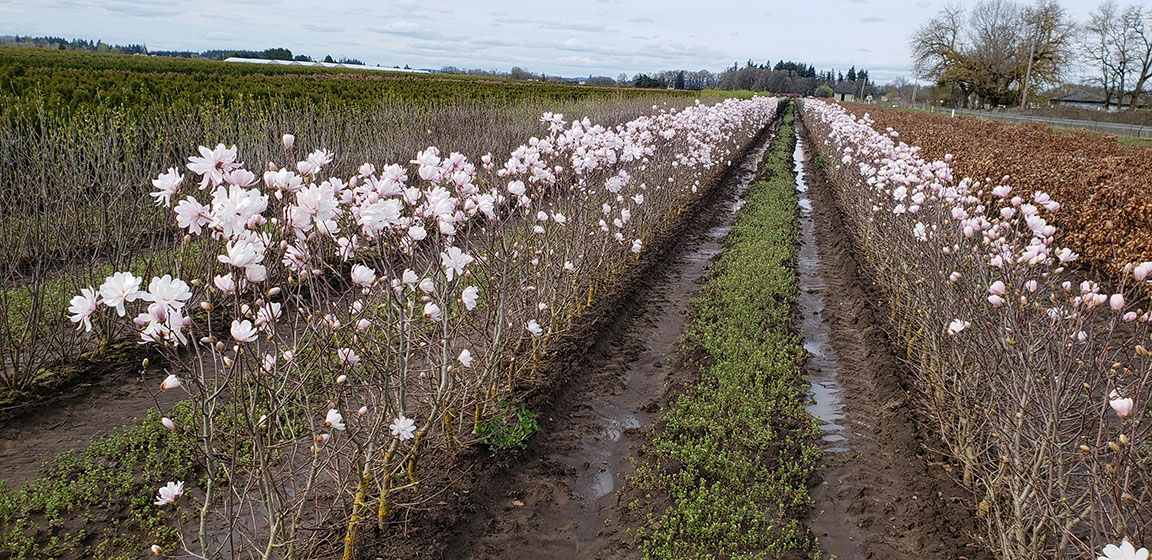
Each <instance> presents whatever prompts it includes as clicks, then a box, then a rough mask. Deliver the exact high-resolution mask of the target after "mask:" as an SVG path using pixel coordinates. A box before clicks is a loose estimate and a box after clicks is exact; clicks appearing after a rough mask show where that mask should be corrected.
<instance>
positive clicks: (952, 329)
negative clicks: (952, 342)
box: [948, 319, 972, 334]
mask: <svg viewBox="0 0 1152 560" xmlns="http://www.w3.org/2000/svg"><path fill="white" fill-rule="evenodd" d="M970 326H972V323H969V322H968V321H964V320H962V319H952V322H951V323H948V334H959V333H960V331H962V330H964V329H966V328H968V327H970Z"/></svg>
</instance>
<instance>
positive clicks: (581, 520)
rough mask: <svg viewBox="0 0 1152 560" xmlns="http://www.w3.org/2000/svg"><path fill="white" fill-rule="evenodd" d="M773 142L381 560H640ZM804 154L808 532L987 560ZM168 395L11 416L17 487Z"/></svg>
mask: <svg viewBox="0 0 1152 560" xmlns="http://www.w3.org/2000/svg"><path fill="white" fill-rule="evenodd" d="M801 132H802V131H801ZM772 135H773V133H772V131H771V130H769V131H765V132H764V133H763V134H762V135H761V137H760V138H759V139H758V140H757V141H756V142H755V144H754V146H753V147H752V148H751V149H750V150H749V151H748V153H747V154H746V156H745V159H744V160H743V161H742V162H741V163H740V164H739V165H737V166H735V167H734V168H733V169H732V170H731V171H730V172H729V173H727V174H726V178H725V179H724V182H723V184H722V185H721V186H720V187H719V188H717V189H715V191H714V192H713V193H712V194H711V195H710V196H709V197H708V198H706V199H705V200H704V201H703V202H702V204H700V205H699V207H698V209H697V211H696V212H695V214H694V215H693V216H692V217H691V218H690V219H688V220H686V222H685V224H684V225H683V226H682V227H681V228H679V229H677V230H676V232H675V234H674V239H673V241H672V242H671V243H669V244H668V246H669V249H668V250H667V251H666V252H664V253H663V254H661V255H656V256H651V257H648V258H650V259H652V262H651V263H649V265H648V266H646V267H644V270H643V272H642V273H640V274H639V275H638V276H637V277H636V278H634V279H633V280H634V283H633V284H632V286H631V287H630V288H629V289H627V290H624V291H623V293H622V295H620V296H619V297H618V298H617V299H616V300H614V301H611V302H608V303H606V304H605V305H604V307H603V308H601V309H600V310H599V311H598V312H596V313H593V314H592V317H594V318H595V320H594V321H592V322H591V323H590V324H589V325H588V326H587V329H586V332H585V334H584V335H582V336H580V337H577V339H575V340H569V341H567V342H566V343H565V346H564V347H562V348H560V349H559V350H558V352H557V353H556V354H555V355H554V356H553V360H552V366H551V369H550V370H548V371H546V372H545V373H543V374H542V375H541V376H540V377H538V378H536V379H534V380H532V382H531V383H527V384H525V385H524V386H522V387H520V390H521V391H522V393H523V394H524V402H525V403H526V404H527V405H528V406H529V407H530V408H531V409H532V410H533V411H534V412H535V413H536V416H537V418H538V419H539V422H540V426H541V432H540V433H539V434H538V435H536V436H535V437H533V438H532V439H531V440H530V442H529V445H528V448H527V449H526V450H525V451H523V452H520V453H517V454H505V455H500V456H496V457H492V456H491V455H490V454H489V453H488V451H487V450H485V449H482V448H473V449H467V450H463V451H461V452H460V453H459V454H458V455H454V456H442V457H439V458H438V459H437V460H438V461H440V462H443V463H444V464H447V465H450V468H448V469H443V472H439V473H430V474H429V476H430V477H432V484H430V485H429V486H430V487H447V488H448V490H446V491H444V492H442V493H437V494H435V495H426V496H423V497H422V500H423V501H422V502H421V503H418V504H408V506H409V508H408V509H407V513H405V514H404V515H401V516H397V517H396V518H394V519H393V520H392V521H391V523H390V524H389V526H388V529H387V531H385V532H376V533H375V534H372V535H369V537H368V538H369V540H371V541H373V545H372V546H371V548H373V549H374V551H375V552H374V553H372V554H369V555H368V556H365V557H368V558H428V559H432V558H464V559H486V558H526V559H534V558H539V559H553V558H577V557H579V558H604V559H607V558H639V557H640V553H639V552H638V551H637V548H636V546H635V540H634V537H633V536H631V535H629V533H628V531H627V528H628V527H629V526H634V525H636V524H643V523H644V521H643V519H644V512H631V511H629V510H628V509H627V507H626V506H627V504H628V503H629V502H630V501H631V500H632V498H635V497H636V496H635V492H636V490H635V489H634V488H630V487H629V485H628V484H626V477H627V476H628V475H629V474H630V473H631V472H632V471H633V470H634V465H633V461H634V459H635V458H637V457H639V456H640V454H641V453H642V452H643V451H642V448H643V446H644V444H645V443H646V442H647V441H648V440H649V430H650V429H651V428H652V424H653V422H654V421H655V420H656V418H657V417H658V416H659V413H660V411H661V410H662V409H663V408H664V407H666V406H667V405H668V403H669V402H670V401H671V400H672V399H673V398H674V397H675V396H676V395H677V394H679V392H680V391H682V390H683V388H684V387H685V386H687V385H689V384H691V383H692V382H693V378H694V376H695V375H696V374H695V372H694V369H693V368H692V367H690V366H687V365H684V364H683V363H681V362H679V361H677V360H676V359H675V358H676V355H677V352H678V351H679V350H680V347H681V339H682V336H683V334H684V332H685V330H686V329H687V327H688V325H689V322H690V317H691V305H690V303H691V301H692V300H693V299H694V297H695V295H696V293H697V292H698V290H699V289H700V287H701V286H702V284H703V283H704V282H705V280H707V278H708V273H709V269H710V267H711V264H712V263H713V262H714V261H715V259H716V257H717V256H718V255H719V254H720V253H721V251H722V250H723V249H724V240H725V237H726V235H727V233H728V230H729V226H730V224H731V223H732V221H733V220H734V218H735V217H736V216H737V214H738V211H739V209H740V208H741V206H742V196H743V193H744V191H745V190H746V189H747V187H748V185H749V184H750V182H751V181H752V180H753V179H754V177H755V175H756V172H757V169H758V167H759V163H760V158H761V157H762V155H763V153H764V150H765V149H766V147H767V146H768V142H769V140H770V139H771V137H772ZM805 143H806V139H805V138H804V135H803V133H802V134H801V136H800V142H799V144H798V145H797V148H796V151H795V162H796V171H797V172H798V180H797V185H798V194H799V208H798V220H799V224H800V230H801V239H802V242H801V245H800V246H799V247H798V248H797V249H798V259H797V274H798V278H799V285H800V296H799V306H798V307H799V308H798V309H797V310H796V328H797V330H798V331H800V332H802V334H803V335H804V338H805V348H806V350H807V351H808V352H809V354H810V360H809V363H808V375H809V378H810V382H811V395H812V399H813V400H812V404H811V406H810V407H809V411H810V412H811V413H812V414H813V415H814V416H816V417H817V418H818V419H819V421H820V423H821V424H822V425H821V428H822V441H821V447H822V449H823V451H824V458H823V460H822V462H821V467H820V469H819V470H818V477H817V479H816V480H813V481H812V498H813V503H812V508H811V513H810V518H809V519H808V520H806V524H807V527H808V529H809V531H810V533H811V535H812V536H814V537H816V538H817V539H818V540H819V543H820V548H821V549H822V551H823V552H824V553H825V554H826V556H835V557H837V558H844V559H848V558H895V559H902V558H908V559H912V558H923V557H931V558H955V559H961V558H966V559H977V558H988V557H989V556H987V555H986V554H983V553H982V552H981V551H980V550H978V549H977V548H976V547H975V545H974V542H975V539H974V537H973V535H974V534H975V532H976V522H977V520H976V519H975V518H974V517H973V516H972V514H971V513H970V511H971V510H970V507H971V499H970V496H969V495H968V493H967V492H966V491H965V490H964V489H963V488H962V487H960V486H959V485H957V484H955V483H954V482H953V479H952V477H951V475H950V472H951V466H950V465H948V464H946V463H944V462H942V461H941V459H940V458H939V457H938V456H937V455H935V454H934V453H931V452H930V451H927V450H926V448H929V447H931V446H932V438H931V437H925V435H924V434H925V433H926V432H925V431H924V430H922V429H920V427H919V425H918V424H917V421H916V419H915V418H914V417H913V416H912V413H911V408H910V407H909V406H908V402H907V401H908V399H909V395H908V393H907V391H906V390H905V389H904V387H903V386H902V384H901V373H900V363H899V360H898V359H897V358H896V356H895V355H893V353H892V351H891V346H890V344H889V341H888V339H887V336H886V334H885V329H884V322H883V321H884V319H883V315H882V314H879V313H878V303H877V302H878V297H879V296H878V294H877V293H876V292H875V290H874V289H873V288H872V286H871V285H870V284H869V283H868V282H867V279H866V277H865V276H864V274H863V273H862V272H861V270H860V267H859V263H858V261H857V256H856V254H855V252H854V251H855V247H854V245H853V242H852V238H851V237H850V235H851V232H850V231H848V230H846V229H845V228H844V227H842V224H843V223H844V221H843V217H842V216H841V214H840V212H839V210H838V209H837V208H836V206H835V202H834V199H833V198H832V195H831V193H830V192H829V186H828V185H827V184H826V183H825V181H824V179H823V176H822V173H821V172H820V170H819V169H818V168H816V167H815V166H814V164H813V158H812V154H810V153H807V152H806V151H805V150H804V146H805ZM152 377H155V375H153V376H152ZM155 393H158V391H150V390H148V388H147V387H144V385H143V383H142V381H141V377H140V374H139V372H137V371H133V370H131V368H128V369H123V368H122V369H120V370H116V371H111V372H109V373H107V374H106V375H103V376H101V377H100V378H97V379H93V380H92V381H91V382H90V383H85V384H81V385H79V386H77V387H75V388H74V389H72V390H70V391H69V392H68V393H67V394H64V395H61V396H59V397H56V398H55V399H53V400H50V401H48V402H46V403H45V404H43V405H40V406H39V407H37V408H38V409H43V408H45V407H49V408H51V409H52V410H54V413H53V415H52V416H53V418H52V420H51V421H50V422H44V421H42V420H39V419H38V415H37V414H34V412H35V411H19V412H18V413H16V414H14V415H11V417H10V418H9V419H8V420H6V421H5V424H4V425H3V427H2V428H0V473H2V478H0V479H2V480H4V481H5V482H6V483H8V484H9V485H10V486H11V485H18V484H20V483H22V482H24V481H27V480H29V479H31V478H33V477H34V476H35V474H36V473H37V470H38V468H39V465H40V463H41V462H42V461H44V460H46V459H48V458H49V457H51V456H53V455H55V454H58V453H61V452H63V451H67V450H74V449H80V448H83V447H84V446H85V445H86V444H87V442H88V441H90V440H91V439H93V438H95V437H98V436H101V435H106V434H107V433H109V432H110V431H111V429H112V428H113V427H114V426H118V425H122V424H124V423H126V422H127V421H129V420H130V419H132V418H138V417H141V416H142V415H143V413H144V412H145V411H146V410H147V409H148V408H150V407H153V406H156V405H158V404H159V405H161V406H162V407H164V408H167V407H169V406H170V405H171V401H172V400H174V399H175V396H174V395H169V394H166V393H159V394H158V395H156V394H155ZM157 398H159V399H163V400H162V401H157V400H156V399H157Z"/></svg>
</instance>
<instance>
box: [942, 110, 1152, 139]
mask: <svg viewBox="0 0 1152 560" xmlns="http://www.w3.org/2000/svg"><path fill="white" fill-rule="evenodd" d="M950 111H951V109H941V110H940V111H937V112H938V113H948V112H950ZM956 113H957V114H964V115H970V116H974V117H981V118H989V119H1005V120H1014V121H1036V122H1042V123H1048V124H1052V125H1056V126H1063V127H1076V128H1086V129H1088V130H1091V131H1093V132H1101V133H1104V134H1114V135H1116V136H1132V137H1135V138H1152V126H1141V125H1136V124H1121V123H1110V122H1099V121H1084V120H1076V119H1060V118H1055V117H1040V116H1034V115H1018V114H1014V113H993V112H991V111H971V110H968V109H956Z"/></svg>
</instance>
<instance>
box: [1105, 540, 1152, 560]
mask: <svg viewBox="0 0 1152 560" xmlns="http://www.w3.org/2000/svg"><path fill="white" fill-rule="evenodd" d="M1097 560H1148V549H1147V548H1141V549H1140V550H1136V547H1134V546H1132V543H1130V542H1128V540H1127V539H1125V540H1124V542H1122V543H1120V546H1116V545H1114V544H1110V545H1108V546H1105V547H1104V556H1099V557H1097Z"/></svg>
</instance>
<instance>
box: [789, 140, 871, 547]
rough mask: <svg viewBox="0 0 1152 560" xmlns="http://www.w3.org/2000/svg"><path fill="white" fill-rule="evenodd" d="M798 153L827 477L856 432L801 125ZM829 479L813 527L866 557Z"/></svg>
mask: <svg viewBox="0 0 1152 560" xmlns="http://www.w3.org/2000/svg"><path fill="white" fill-rule="evenodd" d="M796 132H797V136H796V149H795V150H794V151H793V153H792V164H793V170H794V171H795V173H796V193H797V202H798V205H799V207H800V250H799V255H798V258H797V267H796V268H797V270H796V274H797V279H798V281H799V287H800V290H799V295H798V297H797V304H798V305H799V307H800V317H801V321H800V330H801V332H802V333H803V335H804V349H805V350H806V351H807V352H808V354H809V357H808V364H807V374H808V382H809V388H808V394H809V396H810V397H811V403H810V404H809V405H808V406H807V410H808V412H809V413H810V414H812V416H814V417H815V418H816V420H817V422H818V423H819V425H820V432H821V438H820V440H821V441H820V448H821V449H822V450H823V451H824V454H825V458H824V461H822V465H821V472H823V473H824V474H825V476H828V472H829V471H827V470H825V468H824V467H825V465H826V464H827V462H828V461H829V460H833V461H834V460H835V457H836V456H837V455H843V454H846V453H849V452H851V451H853V449H852V438H853V437H854V434H852V432H851V431H849V430H848V429H847V428H846V427H845V426H844V425H843V422H844V420H845V409H844V389H843V387H842V386H841V385H840V383H839V380H838V376H839V375H840V372H841V371H843V368H842V364H841V363H840V359H839V356H837V354H836V350H835V349H834V348H833V347H832V344H831V339H832V327H831V325H830V323H828V322H827V321H826V320H825V316H824V313H825V311H826V305H825V301H824V295H825V292H826V290H827V288H828V283H827V282H826V281H825V276H824V275H825V274H826V273H830V272H831V271H826V270H825V268H824V265H823V264H822V263H821V261H820V249H819V246H818V245H817V242H816V224H815V222H814V219H813V206H812V199H811V198H809V197H808V184H807V182H806V181H805V176H806V174H805V170H804V159H805V151H804V147H805V146H804V139H803V137H802V136H801V135H800V134H799V133H800V123H799V121H797V126H796ZM830 478H834V477H829V479H826V480H825V482H826V483H827V484H828V486H824V487H818V488H816V489H815V490H814V491H813V503H814V504H815V505H814V507H813V511H812V514H811V518H810V519H809V523H808V525H809V528H810V529H811V530H812V532H813V533H814V534H816V536H817V538H819V539H820V548H821V549H822V550H823V551H824V552H825V553H826V554H827V555H830V556H835V557H836V558H843V559H848V558H861V557H862V551H861V548H860V544H859V539H858V538H857V537H858V535H857V532H858V531H857V529H856V528H855V527H852V526H851V523H850V522H851V519H852V518H851V516H850V515H848V512H847V511H846V510H845V507H846V504H845V503H842V502H840V501H839V500H838V499H837V490H836V489H835V488H834V487H833V485H834V484H836V483H837V481H835V480H831V479H830Z"/></svg>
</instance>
